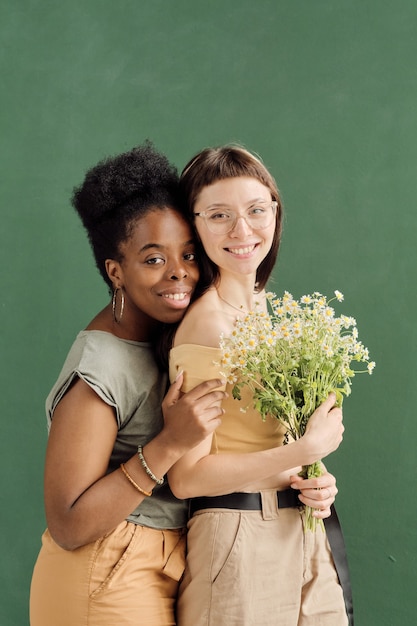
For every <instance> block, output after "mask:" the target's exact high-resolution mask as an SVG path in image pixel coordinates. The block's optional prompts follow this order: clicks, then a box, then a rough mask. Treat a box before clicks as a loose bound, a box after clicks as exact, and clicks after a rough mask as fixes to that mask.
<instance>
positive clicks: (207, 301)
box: [174, 294, 233, 348]
mask: <svg viewBox="0 0 417 626" xmlns="http://www.w3.org/2000/svg"><path fill="white" fill-rule="evenodd" d="M206 295H207V296H209V294H204V296H202V297H201V298H200V299H199V300H197V301H196V302H194V304H193V305H192V306H191V307H190V308H189V309H188V311H187V313H186V315H185V317H184V319H183V320H182V322H181V324H180V326H179V328H178V330H177V332H176V335H175V339H174V346H178V345H180V344H184V343H194V344H198V345H203V346H209V347H213V348H218V347H219V340H220V336H221V335H222V334H223V333H224V334H228V333H230V331H231V327H232V325H233V324H231V320H230V317H229V316H228V315H225V313H224V311H222V310H221V309H219V308H218V307H217V306H216V305H215V301H213V299H212V298H210V297H206Z"/></svg>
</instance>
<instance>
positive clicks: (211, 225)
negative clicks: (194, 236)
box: [194, 201, 278, 235]
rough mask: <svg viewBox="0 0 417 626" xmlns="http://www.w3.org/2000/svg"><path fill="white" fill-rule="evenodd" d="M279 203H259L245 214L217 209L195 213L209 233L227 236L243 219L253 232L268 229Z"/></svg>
mask: <svg viewBox="0 0 417 626" xmlns="http://www.w3.org/2000/svg"><path fill="white" fill-rule="evenodd" d="M277 206H278V202H276V201H273V202H270V203H267V202H257V203H256V204H254V205H253V206H251V207H249V209H247V210H246V211H245V212H244V214H243V215H242V214H240V213H236V212H235V211H230V210H229V209H223V208H216V209H209V210H208V211H202V212H201V213H194V215H195V216H196V217H202V218H203V219H204V220H205V222H206V224H207V228H208V229H209V231H210V232H211V233H213V234H215V235H226V234H227V233H229V232H230V231H231V230H233V229H234V228H235V226H236V224H237V221H238V219H240V218H241V217H242V218H243V219H244V220H245V222H246V223H247V225H248V226H250V228H253V230H262V229H264V228H268V226H270V225H271V224H272V222H273V221H274V218H275V213H276V210H277Z"/></svg>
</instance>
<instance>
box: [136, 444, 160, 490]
mask: <svg viewBox="0 0 417 626" xmlns="http://www.w3.org/2000/svg"><path fill="white" fill-rule="evenodd" d="M138 457H139V461H140V462H141V465H142V467H143V469H144V470H145V472H146V473H147V474H148V476H149V478H151V479H152V480H153V481H154V483H156V484H157V485H162V484H163V482H164V479H163V478H157V477H156V476H155V474H154V473H153V471H152V470H151V468H150V467H149V465H148V464H147V462H146V460H145V457H144V456H143V448H142V446H138Z"/></svg>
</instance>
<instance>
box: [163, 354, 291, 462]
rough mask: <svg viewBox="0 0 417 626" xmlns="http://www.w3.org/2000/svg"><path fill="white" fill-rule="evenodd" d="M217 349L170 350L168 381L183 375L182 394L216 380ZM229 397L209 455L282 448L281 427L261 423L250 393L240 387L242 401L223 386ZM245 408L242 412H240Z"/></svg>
mask: <svg viewBox="0 0 417 626" xmlns="http://www.w3.org/2000/svg"><path fill="white" fill-rule="evenodd" d="M220 358H221V350H220V348H212V347H209V346H200V345H196V344H182V345H180V346H176V347H175V348H172V350H171V352H170V356H169V377H170V380H171V382H172V381H173V380H174V379H175V377H176V375H177V373H178V371H180V370H183V372H184V383H183V386H182V391H184V392H186V391H190V390H191V389H194V387H196V386H197V385H198V384H199V383H201V382H204V381H205V380H209V379H211V378H219V377H220V371H221V368H220ZM223 389H226V391H227V392H228V394H229V397H228V398H227V399H226V400H224V401H223V403H222V407H223V409H224V410H225V414H224V415H223V417H222V423H221V425H220V426H219V427H218V428H217V430H216V431H215V433H214V437H213V444H212V449H211V454H215V453H218V452H233V453H236V452H257V451H259V450H267V449H269V448H275V447H276V446H279V445H282V442H283V438H284V432H285V429H284V427H283V426H282V425H281V424H280V422H279V421H278V420H277V419H275V418H274V417H268V418H267V419H266V420H265V421H262V418H261V416H260V414H259V413H258V411H256V410H255V409H254V408H253V404H252V394H251V392H250V390H249V389H248V388H245V387H243V388H242V391H241V393H242V400H240V401H239V400H235V399H234V398H233V396H232V386H231V385H230V384H227V385H224V387H223ZM242 408H244V409H245V408H246V411H245V412H242V411H241V409H242Z"/></svg>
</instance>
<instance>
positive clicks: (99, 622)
mask: <svg viewBox="0 0 417 626" xmlns="http://www.w3.org/2000/svg"><path fill="white" fill-rule="evenodd" d="M72 203H73V206H74V208H75V210H76V211H77V213H78V215H79V216H80V218H81V220H82V222H83V225H84V227H85V229H86V231H87V234H88V238H89V241H90V244H91V247H92V250H93V254H94V258H95V262H96V265H97V268H98V270H99V272H100V274H101V276H102V277H103V279H104V281H105V282H106V284H107V285H108V287H109V292H110V298H109V302H108V303H107V304H106V305H105V306H104V308H103V309H102V310H101V311H100V312H99V313H98V314H97V315H96V316H95V317H94V319H93V320H92V321H91V322H90V323H89V324H88V326H87V327H86V328H85V329H83V330H81V331H80V332H79V334H78V335H77V337H76V338H75V340H74V343H73V345H72V346H71V348H70V350H69V353H68V355H67V358H66V360H65V362H64V365H63V367H62V370H61V372H60V373H59V376H58V378H57V381H56V383H55V384H54V386H53V388H52V390H51V392H50V394H49V396H48V398H47V401H46V412H47V420H48V428H49V436H48V444H47V451H46V460H45V485H44V487H45V512H46V520H47V530H46V531H45V533H44V534H43V536H42V547H41V550H40V553H39V556H38V559H37V562H36V564H35V568H34V573H33V578H32V585H31V599H30V623H31V626H134V625H135V626H137V625H138V624H146V626H153V625H155V626H169V625H172V624H175V598H176V594H177V587H178V581H179V579H180V578H181V575H182V573H183V570H184V560H185V530H184V528H185V526H186V522H187V504H186V503H185V502H183V501H181V500H178V499H177V498H175V497H174V496H173V495H172V493H171V491H170V488H169V485H168V483H167V481H166V478H165V475H166V473H167V471H168V470H169V469H170V468H171V467H172V465H173V464H174V463H175V462H176V461H177V460H178V459H179V458H181V457H182V455H183V454H185V453H186V452H188V451H189V450H190V449H192V448H193V447H194V446H196V445H197V444H198V443H200V442H201V441H203V440H204V439H205V438H206V437H207V436H208V435H209V434H210V433H211V432H213V430H214V429H215V428H216V427H217V426H218V425H219V423H220V421H221V420H220V416H221V414H222V409H221V408H219V405H220V400H222V399H223V397H224V393H223V392H222V391H219V390H218V387H219V385H220V381H219V380H211V381H207V382H205V383H203V384H201V385H199V387H197V388H195V389H194V390H193V391H191V392H190V393H187V394H185V395H181V394H180V388H181V385H182V382H183V380H182V374H181V373H179V376H178V377H177V380H176V381H174V383H173V384H172V385H171V387H169V389H168V386H167V377H166V375H165V374H164V373H163V372H161V371H160V369H159V368H158V366H157V364H156V362H155V358H154V353H153V349H152V346H153V341H154V339H155V337H156V336H157V335H158V330H159V329H160V328H161V327H162V326H164V327H166V325H169V324H175V323H177V322H179V321H180V320H181V318H182V316H183V315H184V313H185V310H186V308H187V307H188V304H189V303H190V299H191V298H192V295H193V292H194V290H195V288H196V284H197V280H198V277H199V272H198V265H197V260H196V255H195V250H194V241H193V233H192V228H191V227H190V224H189V222H188V220H187V218H186V217H185V213H184V211H183V208H182V204H181V199H180V195H179V187H178V175H177V171H176V169H175V168H174V167H173V166H172V165H171V164H170V163H169V162H168V160H167V159H166V157H165V156H163V155H162V154H160V153H159V152H157V151H156V150H155V148H154V147H153V145H152V144H151V143H149V142H146V143H145V144H144V145H142V146H139V147H136V148H134V149H133V150H131V151H129V152H126V153H124V154H120V155H117V156H115V157H111V158H107V159H105V160H103V161H101V162H100V163H98V165H96V166H95V167H93V168H92V169H91V170H89V171H88V172H87V174H86V176H85V179H84V181H83V183H82V184H81V186H80V187H78V188H77V189H75V191H74V194H73V198H72ZM68 314H70V312H68ZM167 390H168V391H167ZM165 394H166V395H165ZM164 396H165V397H164Z"/></svg>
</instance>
